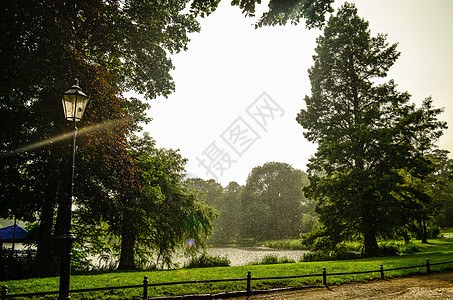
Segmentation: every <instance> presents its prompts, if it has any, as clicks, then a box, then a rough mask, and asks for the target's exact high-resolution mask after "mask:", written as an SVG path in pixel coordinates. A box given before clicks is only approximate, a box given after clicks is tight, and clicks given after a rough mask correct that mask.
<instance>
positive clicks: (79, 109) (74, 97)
mask: <svg viewBox="0 0 453 300" xmlns="http://www.w3.org/2000/svg"><path fill="white" fill-rule="evenodd" d="M88 100H89V99H88V96H87V95H86V94H85V93H84V92H82V90H81V89H80V87H79V81H78V80H77V79H76V84H74V85H73V86H72V87H71V88H70V89H69V90H67V91H66V92H65V93H64V95H63V99H62V103H63V111H64V115H65V118H66V120H68V121H70V122H72V124H73V126H74V127H73V129H74V131H73V137H72V153H71V164H70V172H69V173H70V178H69V183H68V191H67V197H66V198H65V199H64V201H63V203H62V209H61V213H62V214H63V218H62V219H63V224H62V234H61V236H60V237H59V238H60V239H61V245H62V246H61V260H60V290H59V291H60V293H59V299H60V300H62V299H70V298H71V297H70V296H69V280H70V278H71V256H72V242H73V240H74V238H75V237H74V234H72V231H71V208H72V197H73V186H74V167H75V153H76V137H77V122H78V121H80V120H81V119H82V116H83V112H84V111H85V107H86V105H87V103H88Z"/></svg>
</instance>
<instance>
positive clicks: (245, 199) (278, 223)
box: [241, 162, 306, 240]
mask: <svg viewBox="0 0 453 300" xmlns="http://www.w3.org/2000/svg"><path fill="white" fill-rule="evenodd" d="M305 182H306V181H305V180H304V173H303V172H302V171H300V170H296V169H294V168H293V167H291V166H290V165H288V164H286V163H279V162H269V163H265V164H264V165H262V166H259V167H255V168H253V170H252V171H251V172H250V174H249V176H248V177H247V183H246V185H245V187H244V190H243V191H242V194H241V199H242V206H241V207H242V210H243V221H242V226H243V228H242V235H243V236H244V237H248V238H256V239H258V240H269V239H280V238H289V237H296V236H298V235H299V234H300V229H301V228H300V227H301V221H302V219H301V218H302V213H303V205H304V200H305V198H304V195H303V192H302V187H303V185H304V183H305Z"/></svg>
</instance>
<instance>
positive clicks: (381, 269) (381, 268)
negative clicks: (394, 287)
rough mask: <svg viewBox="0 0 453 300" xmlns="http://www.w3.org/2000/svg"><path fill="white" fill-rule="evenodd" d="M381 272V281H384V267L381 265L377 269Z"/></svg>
mask: <svg viewBox="0 0 453 300" xmlns="http://www.w3.org/2000/svg"><path fill="white" fill-rule="evenodd" d="M379 269H380V271H381V279H384V267H383V266H382V264H381V267H380V268H379Z"/></svg>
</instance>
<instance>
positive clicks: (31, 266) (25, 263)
mask: <svg viewBox="0 0 453 300" xmlns="http://www.w3.org/2000/svg"><path fill="white" fill-rule="evenodd" d="M35 257H36V251H34V250H10V249H0V280H13V279H24V278H32V277H35V276H37V270H36V264H35Z"/></svg>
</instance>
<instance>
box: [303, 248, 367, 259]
mask: <svg viewBox="0 0 453 300" xmlns="http://www.w3.org/2000/svg"><path fill="white" fill-rule="evenodd" d="M361 257H362V255H361V254H359V253H354V252H346V251H335V252H328V251H316V252H308V253H305V254H304V255H303V256H302V257H301V258H300V261H301V262H308V261H327V260H348V259H356V258H361Z"/></svg>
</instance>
